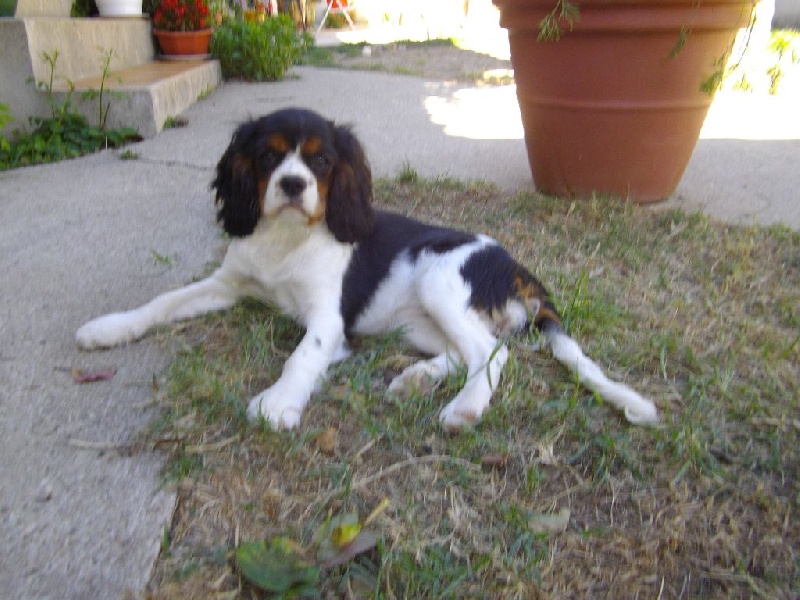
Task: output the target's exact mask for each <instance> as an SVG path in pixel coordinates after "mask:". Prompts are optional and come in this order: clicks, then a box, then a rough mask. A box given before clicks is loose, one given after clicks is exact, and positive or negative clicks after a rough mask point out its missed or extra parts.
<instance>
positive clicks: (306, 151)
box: [300, 136, 322, 156]
mask: <svg viewBox="0 0 800 600" xmlns="http://www.w3.org/2000/svg"><path fill="white" fill-rule="evenodd" d="M321 149H322V140H321V139H320V138H319V137H317V136H314V137H311V138H308V139H307V140H306V141H305V142H303V145H302V146H300V152H301V153H302V154H303V155H304V156H310V155H313V154H316V153H317V152H319V151H320V150H321Z"/></svg>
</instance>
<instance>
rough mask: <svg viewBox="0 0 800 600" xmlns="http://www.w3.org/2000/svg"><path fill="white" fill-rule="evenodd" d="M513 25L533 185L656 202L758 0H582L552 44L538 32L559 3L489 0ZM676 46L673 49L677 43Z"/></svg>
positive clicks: (684, 155)
mask: <svg viewBox="0 0 800 600" xmlns="http://www.w3.org/2000/svg"><path fill="white" fill-rule="evenodd" d="M493 1H494V3H495V4H496V5H497V7H498V8H499V9H500V24H501V25H502V26H503V27H505V28H506V29H508V38H509V42H510V46H511V62H512V66H513V67H514V76H515V79H516V83H517V98H518V100H519V105H520V111H521V113H522V121H523V126H524V129H525V143H526V146H527V150H528V159H529V162H530V166H531V172H532V174H533V180H534V183H535V185H536V187H537V188H538V189H539V190H540V191H542V192H544V193H547V194H552V195H557V196H567V197H574V196H587V195H590V194H592V193H593V192H598V193H602V194H610V195H614V196H619V197H622V198H630V199H632V200H635V201H636V202H640V203H648V202H656V201H659V200H662V199H664V198H666V197H667V196H669V195H670V194H671V193H672V192H673V191H674V190H675V188H676V187H677V185H678V182H679V181H680V179H681V176H682V175H683V171H684V170H685V168H686V165H687V163H688V162H689V158H690V157H691V155H692V151H693V150H694V147H695V144H696V143H697V138H698V136H699V134H700V129H701V127H702V125H703V121H704V119H705V116H706V112H707V111H708V107H709V106H710V104H711V100H712V93H711V92H709V91H704V89H703V87H704V83H707V82H708V80H709V78H710V77H712V76H713V75H714V73H715V72H716V73H719V72H720V70H721V69H722V68H724V65H725V59H726V57H727V54H728V53H729V51H730V49H731V47H732V44H733V40H734V38H735V35H736V33H737V31H738V29H739V28H741V27H743V26H746V25H748V23H749V19H750V15H751V12H752V8H753V0H699V1H698V0H617V1H609V0H577V1H576V2H575V4H577V5H578V6H579V7H580V18H579V20H577V21H575V23H574V27H573V29H572V30H570V29H569V27H568V26H567V27H565V28H564V33H563V36H562V38H561V39H560V40H558V41H537V36H538V33H539V22H540V21H541V20H542V18H544V17H545V16H546V15H547V14H548V13H549V12H550V11H551V10H552V9H553V7H554V5H555V0H493ZM681 42H683V47H682V48H681V49H680V50H679V51H677V52H676V49H677V46H678V45H679V43H681Z"/></svg>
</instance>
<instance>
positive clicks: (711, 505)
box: [150, 166, 800, 599]
mask: <svg viewBox="0 0 800 600" xmlns="http://www.w3.org/2000/svg"><path fill="white" fill-rule="evenodd" d="M407 171H408V172H411V171H412V169H411V167H410V166H409V167H408V168H407ZM376 197H377V201H378V203H379V204H380V205H382V206H384V207H389V208H392V209H394V210H397V211H400V212H402V213H406V214H410V215H412V216H415V217H417V218H420V219H423V220H426V221H431V222H442V223H449V224H456V225H458V226H460V227H463V228H467V229H471V230H482V231H486V232H488V233H491V234H492V235H494V236H495V237H496V238H497V239H499V240H500V241H501V242H502V243H504V244H505V245H507V246H508V247H509V248H512V249H514V253H515V254H516V255H517V256H518V257H519V259H520V260H521V261H522V262H523V263H524V264H525V265H527V266H528V267H529V268H530V269H531V270H532V271H534V272H535V273H537V274H538V275H539V276H540V277H541V279H542V280H543V281H544V282H546V284H548V285H549V287H550V288H551V291H552V292H553V294H554V298H555V299H556V303H557V305H558V306H559V307H560V309H561V310H562V312H563V313H564V315H565V317H566V321H567V323H568V326H569V329H570V331H571V333H572V334H573V336H575V337H577V338H578V339H579V340H580V341H581V342H582V344H583V346H584V348H585V349H586V351H587V353H588V354H589V355H590V356H593V357H595V358H596V359H598V360H599V362H601V363H602V364H604V365H606V367H607V368H608V370H609V371H610V372H611V373H613V374H614V375H615V376H616V377H618V378H620V379H623V380H625V381H627V382H629V383H630V384H632V385H633V386H635V387H637V388H638V389H640V390H641V391H643V392H646V393H647V394H648V395H650V396H651V397H653V398H654V399H655V401H656V403H657V404H658V406H659V409H660V411H661V413H662V423H661V425H660V426H659V427H657V428H654V429H647V428H636V427H632V426H630V425H628V424H627V423H626V422H625V420H624V418H622V417H621V416H620V415H619V414H618V412H617V411H614V410H612V409H611V408H610V407H607V406H602V405H601V404H600V402H599V401H598V399H597V398H596V397H594V396H593V395H592V394H591V393H589V392H587V391H586V390H584V389H582V388H580V387H578V386H576V384H575V382H574V381H573V380H572V379H571V378H570V377H569V375H568V374H567V372H566V371H565V370H563V369H561V368H560V367H559V366H558V365H557V364H556V363H555V361H554V360H553V359H552V357H550V356H549V355H548V354H546V353H534V352H532V351H531V350H530V349H529V348H528V347H526V346H525V345H523V344H514V343H513V342H512V353H511V358H510V359H509V361H508V364H507V366H506V369H505V371H504V374H503V379H502V382H501V384H500V386H499V388H498V390H497V392H496V394H495V396H494V400H493V404H492V406H491V408H490V409H489V410H488V411H487V413H486V415H485V417H484V419H483V421H482V422H481V423H480V424H479V425H478V426H477V427H476V428H475V429H474V430H472V431H468V432H465V433H463V434H460V435H447V434H445V433H444V432H443V431H442V430H441V429H440V427H439V426H438V422H437V413H438V411H439V409H441V407H443V406H444V405H445V403H446V402H447V401H448V399H449V398H451V397H452V396H453V394H454V393H455V391H456V390H457V389H458V386H459V385H460V383H461V381H460V377H459V376H454V377H453V378H451V379H450V380H448V381H446V382H445V383H444V384H443V385H441V386H440V387H439V388H438V389H436V390H434V391H433V392H431V393H430V394H428V395H425V396H422V397H415V398H412V399H411V400H409V401H405V402H399V401H387V400H386V399H385V395H384V393H385V391H386V387H387V384H388V382H389V381H390V379H391V377H392V376H394V375H396V374H397V373H398V372H399V371H400V370H401V368H402V367H403V366H405V365H407V364H409V363H410V361H412V360H414V357H413V355H412V353H411V351H410V350H409V349H408V348H407V347H404V346H403V345H402V344H401V343H400V342H399V341H398V340H397V339H395V338H394V337H393V336H384V337H378V338H369V339H360V340H357V341H356V343H355V348H354V353H353V355H352V356H351V357H350V358H349V359H347V360H345V361H344V362H342V363H341V364H339V365H337V366H335V367H334V368H333V369H332V371H331V373H330V377H329V379H328V381H327V382H326V383H325V385H324V387H323V389H322V391H321V392H320V393H318V394H316V395H315V396H314V397H313V398H312V401H311V403H310V405H309V407H308V408H307V410H306V412H305V414H304V417H303V423H302V426H301V428H300V429H299V430H298V431H295V432H290V433H286V432H273V431H269V430H266V429H258V428H253V427H250V426H249V425H248V424H247V422H246V418H245V407H246V405H247V401H248V400H249V399H250V398H251V397H252V396H253V395H255V394H256V393H258V392H259V391H261V390H262V389H264V388H265V387H267V386H269V385H270V384H271V383H272V382H274V381H275V379H276V377H277V376H278V374H279V372H280V368H281V365H282V363H283V361H284V360H285V359H286V358H287V356H288V355H289V353H290V352H291V351H292V349H293V348H294V347H295V345H296V344H297V342H298V341H299V339H300V337H301V335H302V331H301V330H300V329H299V328H298V327H297V326H295V325H294V324H293V323H291V322H290V321H289V320H287V319H285V318H283V317H281V316H280V315H278V314H276V313H275V312H274V311H273V310H272V309H270V308H268V307H265V306H263V305H260V304H257V303H243V304H241V305H239V306H237V307H236V308H235V309H233V310H232V311H230V312H228V313H226V314H224V315H213V316H209V317H207V318H204V319H202V320H199V321H196V322H193V323H190V324H187V325H183V326H181V327H180V328H175V329H173V330H172V331H170V332H168V333H166V334H165V335H166V339H167V340H169V341H170V342H171V343H172V344H173V345H175V346H177V347H178V349H179V351H178V352H177V358H176V359H175V362H174V363H173V365H172V366H171V368H170V369H169V370H168V372H167V373H166V376H165V380H164V382H163V384H162V387H161V392H160V393H159V394H158V395H157V399H158V402H159V403H160V404H161V405H162V406H163V416H162V418H161V420H160V421H159V422H158V423H156V424H155V425H154V427H153V430H152V432H151V438H150V442H151V443H155V444H157V445H159V446H161V447H169V448H172V451H171V457H170V460H169V464H168V467H167V470H166V474H165V475H166V477H167V478H168V479H169V480H170V481H172V482H173V484H174V485H176V486H177V489H178V494H179V501H178V507H177V510H176V512H175V517H174V521H173V523H172V525H171V529H170V531H169V532H168V535H167V534H165V543H164V546H165V549H168V551H166V550H165V552H164V553H163V554H162V556H161V557H160V559H159V561H158V564H157V567H156V571H155V575H154V577H153V579H152V582H151V590H152V592H151V597H152V598H168V599H172V598H174V599H178V598H180V599H184V598H209V597H225V598H253V597H257V596H258V594H257V592H255V591H254V590H253V589H252V588H250V587H248V586H247V585H246V584H243V583H242V582H241V581H240V579H239V577H238V576H237V575H236V574H235V572H234V570H233V569H232V567H231V562H230V554H231V552H232V550H233V549H234V548H235V547H236V546H237V544H238V543H240V542H243V541H248V540H256V539H261V538H264V537H268V536H273V535H279V534H280V535H286V536H289V537H291V538H293V539H295V540H297V541H298V542H299V543H301V544H308V543H309V542H310V538H311V536H312V535H313V532H314V531H315V530H317V528H318V527H319V526H320V524H321V523H322V522H323V521H324V520H325V518H326V516H327V515H329V514H340V513H342V512H344V511H354V512H358V513H359V514H361V515H362V517H363V516H364V515H366V514H368V513H369V512H370V511H371V510H372V509H373V508H374V507H375V506H376V505H377V504H379V503H380V501H381V500H382V499H383V498H388V499H389V501H390V506H389V508H388V509H387V510H385V511H384V512H383V513H382V514H381V516H379V517H378V518H377V519H376V520H375V522H374V523H373V524H372V526H371V527H372V528H373V529H375V530H376V531H377V532H378V533H379V534H380V536H381V540H380V543H379V544H378V547H377V548H376V549H375V550H373V551H371V552H369V553H367V554H365V555H361V556H359V557H357V558H356V559H354V560H353V561H351V562H349V563H347V564H345V565H342V566H339V567H335V568H333V569H331V570H327V571H325V572H323V575H322V578H321V581H320V590H319V592H320V596H321V597H324V598H340V597H345V598H370V597H375V598H440V597H441V598H536V597H577V598H583V597H607V598H632V597H644V598H656V597H662V598H678V597H683V598H688V597H707V598H729V597H761V598H796V597H797V596H798V594H800V584H798V581H800V561H799V559H798V552H799V551H800V525H799V524H798V519H797V516H796V515H797V513H798V509H800V483H798V482H800V468H799V465H800V452H799V451H798V444H797V439H798V433H800V420H799V419H798V413H797V398H798V397H800V390H799V389H798V388H799V387H800V383H798V382H799V381H800V377H799V375H800V372H798V364H800V360H799V359H800V356H799V354H800V348H799V344H800V341H799V338H800V235H799V234H797V233H794V232H791V231H789V230H787V229H784V228H772V229H763V228H757V227H734V226H727V225H720V224H716V223H713V222H711V221H709V220H708V219H707V218H705V217H703V216H698V215H686V214H683V213H681V212H676V211H667V210H657V209H656V210H652V209H645V208H640V207H635V206H630V205H625V204H619V203H616V202H608V201H604V200H600V199H597V200H592V201H585V202H576V203H568V202H565V201H561V200H556V199H552V198H546V197H542V196H538V195H534V194H529V193H525V194H519V195H515V196H511V195H508V194H506V193H504V192H501V191H499V190H497V189H496V188H494V187H492V186H489V185H484V184H469V185H466V184H462V183H459V182H456V181H452V180H439V181H424V180H420V179H418V178H410V177H407V178H405V179H404V181H402V182H401V181H400V180H393V181H379V182H378V183H377V185H376ZM523 341H524V340H523ZM462 376H463V375H462ZM565 509H566V510H568V511H569V512H568V515H569V520H568V525H567V527H566V530H565V531H563V532H562V533H542V532H541V529H540V527H539V525H538V524H539V522H540V520H541V518H542V515H543V514H544V515H550V514H553V515H556V514H560V515H565V514H567V513H564V512H563V511H564V510H565Z"/></svg>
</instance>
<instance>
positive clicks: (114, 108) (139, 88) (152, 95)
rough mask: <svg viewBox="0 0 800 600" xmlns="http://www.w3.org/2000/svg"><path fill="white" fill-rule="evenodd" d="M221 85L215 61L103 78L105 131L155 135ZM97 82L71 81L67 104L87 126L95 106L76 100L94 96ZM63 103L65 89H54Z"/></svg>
mask: <svg viewBox="0 0 800 600" xmlns="http://www.w3.org/2000/svg"><path fill="white" fill-rule="evenodd" d="M221 82H222V73H221V70H220V66H219V61H216V60H202V61H151V62H148V63H146V64H142V65H137V66H134V67H130V68H127V69H122V70H119V71H113V72H112V73H109V75H108V77H106V80H105V89H106V90H108V91H109V92H110V93H109V94H108V95H107V96H104V99H103V104H104V105H105V104H106V102H107V101H108V102H110V109H109V111H108V118H107V121H106V127H114V128H116V127H133V128H134V129H136V130H137V131H138V132H139V135H141V136H142V137H145V138H148V137H152V136H154V135H156V134H157V133H158V132H159V131H161V130H162V129H163V128H164V122H165V121H166V120H167V118H168V117H175V116H177V115H179V114H181V113H182V112H183V111H185V110H186V109H187V108H189V107H190V106H191V105H192V104H194V103H195V102H197V100H199V99H200V98H202V97H204V96H205V95H207V94H208V93H209V92H211V91H212V90H214V89H215V88H216V87H218V86H219V85H220V83H221ZM102 83H103V82H102V80H101V78H100V77H99V76H95V77H87V78H84V79H79V80H77V81H73V82H72V85H73V87H74V92H73V94H72V102H73V105H74V106H75V108H76V109H77V110H79V111H80V112H81V113H82V114H84V115H85V116H86V117H87V119H89V122H90V123H92V124H97V120H98V110H99V100H98V99H97V98H95V99H88V98H87V99H82V98H81V95H82V92H85V91H86V90H95V91H97V90H99V89H100V86H101V84H102ZM57 89H58V96H59V97H60V98H62V99H63V97H64V96H65V95H66V93H67V92H66V89H67V88H66V86H65V85H64V84H63V83H59V85H58V88H57Z"/></svg>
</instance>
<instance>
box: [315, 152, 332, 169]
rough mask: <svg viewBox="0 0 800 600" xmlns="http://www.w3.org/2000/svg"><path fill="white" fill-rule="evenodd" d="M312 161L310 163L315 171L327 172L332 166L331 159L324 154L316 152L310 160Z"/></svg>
mask: <svg viewBox="0 0 800 600" xmlns="http://www.w3.org/2000/svg"><path fill="white" fill-rule="evenodd" d="M310 163H311V165H310V166H311V168H312V169H313V170H314V171H319V172H325V171H327V170H328V169H329V168H330V166H331V161H330V159H329V158H328V157H327V156H324V155H322V154H316V155H314V156H312V157H311V160H310Z"/></svg>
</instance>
